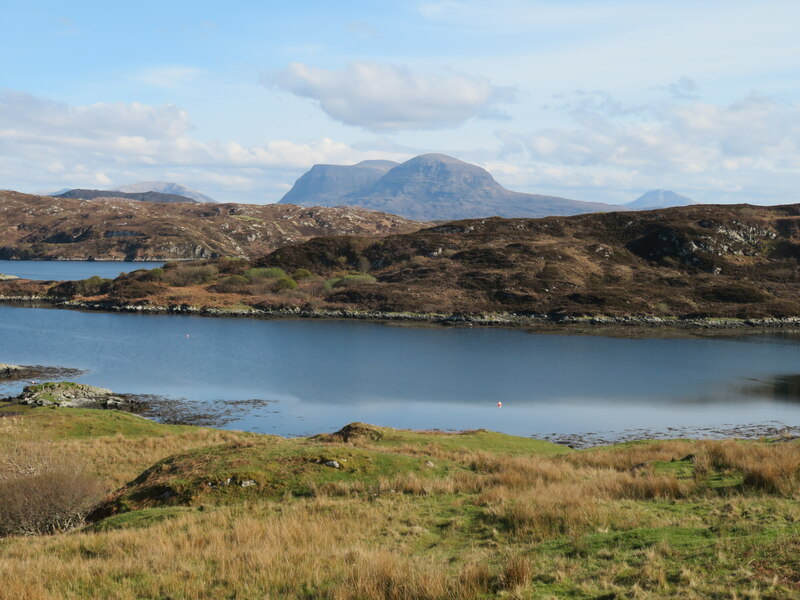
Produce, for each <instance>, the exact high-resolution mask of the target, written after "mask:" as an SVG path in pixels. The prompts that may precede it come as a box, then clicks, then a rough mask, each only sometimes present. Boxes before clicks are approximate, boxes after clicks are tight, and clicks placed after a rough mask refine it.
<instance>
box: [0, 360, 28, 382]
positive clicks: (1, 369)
mask: <svg viewBox="0 0 800 600" xmlns="http://www.w3.org/2000/svg"><path fill="white" fill-rule="evenodd" d="M23 371H25V367H21V366H19V365H7V364H4V363H0V379H17V378H18V377H19V376H20V374H21V373H22V372H23Z"/></svg>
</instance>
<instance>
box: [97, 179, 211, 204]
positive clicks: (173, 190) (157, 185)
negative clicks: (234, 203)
mask: <svg viewBox="0 0 800 600" xmlns="http://www.w3.org/2000/svg"><path fill="white" fill-rule="evenodd" d="M113 190H114V191H117V192H129V193H141V192H159V193H161V194H174V195H176V196H185V197H186V198H191V199H192V200H197V201H198V202H216V200H214V199H213V198H211V197H209V196H206V195H205V194H201V193H200V192H198V191H197V190H193V189H192V188H190V187H186V186H185V185H181V184H180V183H173V182H171V181H139V182H137V183H129V184H128V185H121V186H119V187H115V188H113Z"/></svg>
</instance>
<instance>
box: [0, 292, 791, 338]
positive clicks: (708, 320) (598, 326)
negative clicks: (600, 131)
mask: <svg viewBox="0 0 800 600" xmlns="http://www.w3.org/2000/svg"><path fill="white" fill-rule="evenodd" d="M0 304H8V305H15V306H29V307H35V308H61V309H71V310H84V311H90V312H115V313H127V314H142V315H148V314H152V315H164V314H168V315H184V316H199V317H218V318H219V317H221V318H250V319H286V320H344V321H371V322H376V323H383V324H390V325H401V326H412V327H426V326H431V327H491V328H500V329H523V330H527V331H530V332H531V333H543V334H552V333H555V334H573V335H600V336H605V337H708V336H731V335H753V334H768V333H778V332H780V333H794V332H798V333H800V317H785V318H777V317H765V318H762V317H756V318H749V319H745V318H741V319H740V318H725V317H703V318H700V317H693V318H680V317H654V316H645V315H630V316H563V315H555V316H553V315H546V314H541V315H521V314H515V313H489V314H474V315H473V314H463V313H416V312H386V311H362V310H353V309H347V308H330V309H320V308H311V309H309V308H304V307H285V306H281V307H274V308H255V307H224V306H222V307H221V306H195V305H190V304H172V305H158V304H149V303H126V302H113V301H107V300H105V301H98V302H92V301H76V300H65V299H59V298H52V297H49V296H44V295H35V294H32V295H24V296H10V295H0Z"/></svg>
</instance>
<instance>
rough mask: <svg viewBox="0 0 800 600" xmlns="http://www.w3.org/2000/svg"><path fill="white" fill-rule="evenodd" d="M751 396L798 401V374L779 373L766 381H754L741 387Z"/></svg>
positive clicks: (799, 380) (799, 376) (799, 398)
mask: <svg viewBox="0 0 800 600" xmlns="http://www.w3.org/2000/svg"><path fill="white" fill-rule="evenodd" d="M742 392H743V393H744V394H745V395H747V396H750V397H753V398H770V399H774V400H784V401H787V402H798V403H800V375H780V376H778V377H773V378H772V379H770V380H767V381H754V382H753V383H749V384H747V385H745V386H743V387H742Z"/></svg>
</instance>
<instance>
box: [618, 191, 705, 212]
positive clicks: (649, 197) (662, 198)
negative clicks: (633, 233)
mask: <svg viewBox="0 0 800 600" xmlns="http://www.w3.org/2000/svg"><path fill="white" fill-rule="evenodd" d="M691 204H697V202H695V201H694V200H692V199H691V198H687V197H686V196H681V195H680V194H676V193H675V192H671V191H670V190H650V191H649V192H646V193H644V194H642V195H641V196H639V197H638V198H637V199H636V200H634V201H633V202H628V203H627V204H626V205H625V208H634V209H636V210H647V209H654V208H669V207H671V206H689V205H691Z"/></svg>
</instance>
